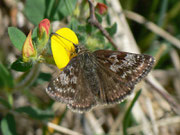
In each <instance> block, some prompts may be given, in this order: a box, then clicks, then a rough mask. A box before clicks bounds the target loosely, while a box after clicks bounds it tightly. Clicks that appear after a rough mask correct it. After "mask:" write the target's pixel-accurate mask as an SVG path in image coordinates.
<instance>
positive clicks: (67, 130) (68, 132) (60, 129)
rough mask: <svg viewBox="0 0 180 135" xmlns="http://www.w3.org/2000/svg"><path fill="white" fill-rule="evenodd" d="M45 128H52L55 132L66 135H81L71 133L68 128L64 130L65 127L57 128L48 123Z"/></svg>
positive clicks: (57, 126)
mask: <svg viewBox="0 0 180 135" xmlns="http://www.w3.org/2000/svg"><path fill="white" fill-rule="evenodd" d="M47 126H48V127H50V128H53V129H54V130H56V131H59V132H61V133H64V134H67V135H82V134H80V133H78V132H75V131H72V130H70V129H68V128H65V127H62V126H59V125H56V124H53V123H51V122H48V123H47Z"/></svg>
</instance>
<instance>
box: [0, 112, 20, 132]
mask: <svg viewBox="0 0 180 135" xmlns="http://www.w3.org/2000/svg"><path fill="white" fill-rule="evenodd" d="M1 131H2V134H3V135H17V132H16V123H15V120H14V116H13V115H12V114H7V115H6V117H4V118H3V119H2V121H1Z"/></svg>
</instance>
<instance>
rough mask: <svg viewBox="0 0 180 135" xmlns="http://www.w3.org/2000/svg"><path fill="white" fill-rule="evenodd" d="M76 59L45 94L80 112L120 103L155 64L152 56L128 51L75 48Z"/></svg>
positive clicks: (73, 59)
mask: <svg viewBox="0 0 180 135" xmlns="http://www.w3.org/2000/svg"><path fill="white" fill-rule="evenodd" d="M74 47H75V48H76V53H77V56H75V57H74V58H72V59H71V60H70V62H69V64H68V65H67V66H66V67H65V68H64V69H63V71H62V72H61V73H60V74H59V75H58V76H57V77H56V78H55V79H54V80H52V81H51V82H50V83H49V85H48V87H47V89H46V92H47V93H48V95H49V96H50V97H51V98H53V99H54V100H56V101H59V102H62V103H65V104H67V106H68V108H70V109H72V110H73V111H77V112H85V111H88V110H90V109H92V108H93V107H94V106H97V105H108V104H115V103H120V102H122V100H124V98H126V97H127V95H129V94H131V93H132V91H133V89H134V86H135V84H137V83H138V82H139V81H140V80H141V79H142V78H144V77H145V76H146V75H147V74H148V73H149V72H150V70H151V68H152V67H153V64H154V61H155V60H154V58H153V57H152V56H148V55H144V54H134V53H129V52H120V51H111V50H98V51H95V52H90V51H88V50H87V49H86V48H85V47H84V46H82V45H74Z"/></svg>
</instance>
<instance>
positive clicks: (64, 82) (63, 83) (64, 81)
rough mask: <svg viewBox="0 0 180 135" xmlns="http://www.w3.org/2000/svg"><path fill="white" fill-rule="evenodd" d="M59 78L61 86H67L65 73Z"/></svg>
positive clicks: (67, 79)
mask: <svg viewBox="0 0 180 135" xmlns="http://www.w3.org/2000/svg"><path fill="white" fill-rule="evenodd" d="M59 77H60V80H61V84H62V85H67V84H69V77H68V76H66V74H65V73H63V72H62V73H61V74H60V76H59Z"/></svg>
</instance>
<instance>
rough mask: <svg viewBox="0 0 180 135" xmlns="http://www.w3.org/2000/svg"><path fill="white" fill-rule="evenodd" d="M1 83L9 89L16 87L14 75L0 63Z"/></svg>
mask: <svg viewBox="0 0 180 135" xmlns="http://www.w3.org/2000/svg"><path fill="white" fill-rule="evenodd" d="M0 81H1V82H2V83H3V85H4V86H5V87H7V88H12V87H13V86H14V81H13V77H12V75H11V74H10V73H9V71H8V70H7V69H6V67H5V66H4V65H3V64H2V63H0Z"/></svg>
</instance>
